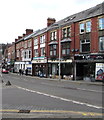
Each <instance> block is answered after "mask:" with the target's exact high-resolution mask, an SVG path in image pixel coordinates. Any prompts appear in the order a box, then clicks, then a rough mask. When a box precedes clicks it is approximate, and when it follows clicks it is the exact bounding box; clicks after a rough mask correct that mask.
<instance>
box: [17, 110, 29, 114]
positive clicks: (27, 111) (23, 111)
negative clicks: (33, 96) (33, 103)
mask: <svg viewBox="0 0 104 120" xmlns="http://www.w3.org/2000/svg"><path fill="white" fill-rule="evenodd" d="M18 113H30V110H19V112H18Z"/></svg>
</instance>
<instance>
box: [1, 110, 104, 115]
mask: <svg viewBox="0 0 104 120" xmlns="http://www.w3.org/2000/svg"><path fill="white" fill-rule="evenodd" d="M19 111H20V110H16V109H4V110H0V112H2V113H19ZM30 113H60V114H76V115H83V116H104V114H102V113H95V112H79V111H66V110H30Z"/></svg>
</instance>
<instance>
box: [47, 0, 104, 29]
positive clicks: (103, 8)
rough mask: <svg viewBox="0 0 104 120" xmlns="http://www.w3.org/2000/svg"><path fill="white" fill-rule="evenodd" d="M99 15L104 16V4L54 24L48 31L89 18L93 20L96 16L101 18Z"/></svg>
mask: <svg viewBox="0 0 104 120" xmlns="http://www.w3.org/2000/svg"><path fill="white" fill-rule="evenodd" d="M99 15H104V2H103V3H101V4H98V5H96V6H94V7H92V8H89V9H87V10H84V11H82V12H79V13H76V14H73V15H70V16H68V17H66V18H64V19H62V20H60V21H58V22H55V23H54V24H52V25H51V26H50V27H49V28H48V30H50V29H53V28H57V27H58V26H63V25H66V24H69V25H70V24H72V23H73V22H79V21H82V20H86V19H88V18H92V17H95V16H99Z"/></svg>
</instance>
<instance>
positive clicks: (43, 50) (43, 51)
mask: <svg viewBox="0 0 104 120" xmlns="http://www.w3.org/2000/svg"><path fill="white" fill-rule="evenodd" d="M44 55H45V48H41V56H44Z"/></svg>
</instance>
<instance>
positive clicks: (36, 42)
mask: <svg viewBox="0 0 104 120" xmlns="http://www.w3.org/2000/svg"><path fill="white" fill-rule="evenodd" d="M34 45H35V46H36V45H38V39H37V38H35V39H34Z"/></svg>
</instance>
